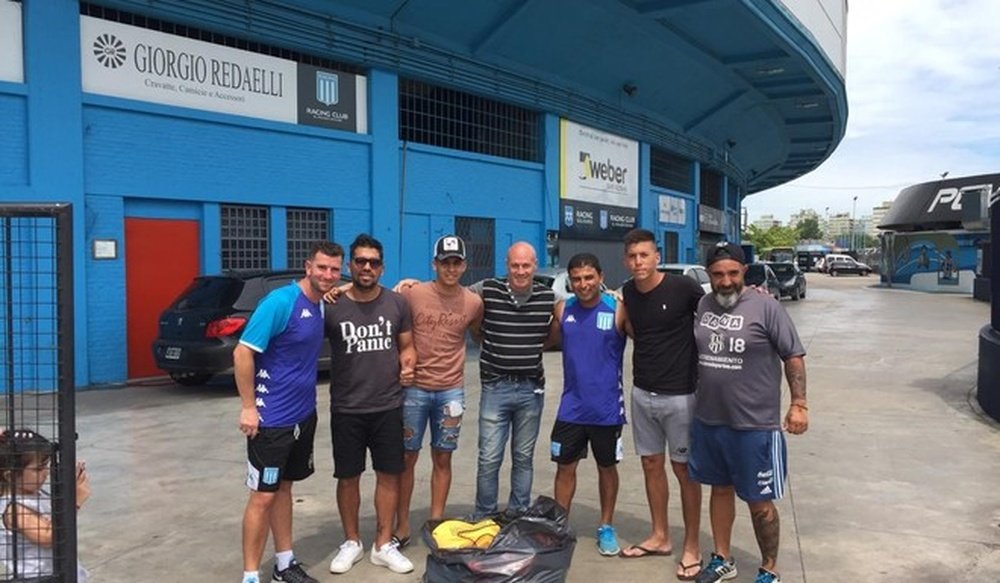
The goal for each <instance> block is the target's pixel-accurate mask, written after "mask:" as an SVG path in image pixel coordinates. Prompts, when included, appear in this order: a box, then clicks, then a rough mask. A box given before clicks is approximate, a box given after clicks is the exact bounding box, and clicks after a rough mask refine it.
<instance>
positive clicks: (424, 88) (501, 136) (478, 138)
mask: <svg viewBox="0 0 1000 583" xmlns="http://www.w3.org/2000/svg"><path fill="white" fill-rule="evenodd" d="M399 139H401V140H403V141H406V142H419V143H421V144H429V145H432V146H441V147H444V148H452V149H454V150H464V151H466V152H476V153H478V154H487V155H490V156H500V157H503V158H513V159H515V160H525V161H528V162H540V161H541V155H542V153H541V118H540V116H539V115H538V113H537V112H534V111H529V110H527V109H524V108H522V107H518V106H516V105H510V104H507V103H501V102H499V101H495V100H493V99H487V98H485V97H480V96H478V95H472V94H470V93H464V92H462V91H456V90H454V89H448V88H445V87H439V86H436V85H429V84H427V83H421V82H419V81H413V80H409V79H401V80H400V82H399Z"/></svg>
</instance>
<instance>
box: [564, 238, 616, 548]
mask: <svg viewBox="0 0 1000 583" xmlns="http://www.w3.org/2000/svg"><path fill="white" fill-rule="evenodd" d="M567 269H568V270H569V281H570V285H571V286H572V287H573V293H574V294H576V295H575V296H574V297H572V298H570V299H568V300H566V301H565V302H561V303H559V304H557V305H556V308H555V318H553V321H552V337H553V338H559V337H561V338H562V355H563V394H562V400H561V401H560V403H559V412H558V413H557V414H556V422H555V425H554V426H553V427H552V461H554V462H556V463H557V464H558V468H557V470H556V483H555V499H556V502H558V503H559V504H560V505H562V507H563V508H565V509H566V510H567V511H569V508H570V504H571V503H572V501H573V494H574V492H576V466H577V464H578V463H579V461H580V460H581V459H582V458H585V457H587V443H588V442H589V443H590V449H591V451H593V452H594V461H595V462H597V480H598V481H597V488H598V492H599V494H600V499H601V525H600V527H599V528H598V529H597V549H598V551H599V552H600V553H601V554H602V555H605V556H614V555H617V554H618V553H619V552H621V548H620V547H619V546H618V538H617V536H616V535H615V529H614V527H613V526H612V521H613V518H614V513H615V501H616V500H617V498H618V469H617V467H616V464H617V463H618V462H619V461H621V459H622V438H621V436H622V425H624V424H625V396H624V394H623V392H622V355H623V354H624V352H625V310H624V308H623V306H622V304H621V302H618V301H616V300H615V298H614V297H613V296H612V295H611V294H608V293H602V292H601V283H602V282H603V281H604V276H603V275H602V273H601V264H600V262H599V261H598V259H597V257H596V256H594V255H592V254H590V253H578V254H577V255H574V256H573V257H572V258H571V259H570V260H569V263H568V264H567Z"/></svg>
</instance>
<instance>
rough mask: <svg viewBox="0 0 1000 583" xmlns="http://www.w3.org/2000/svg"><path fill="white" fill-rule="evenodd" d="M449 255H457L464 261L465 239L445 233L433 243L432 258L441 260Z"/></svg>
mask: <svg viewBox="0 0 1000 583" xmlns="http://www.w3.org/2000/svg"><path fill="white" fill-rule="evenodd" d="M449 257H458V258H459V259H461V260H462V261H465V241H463V240H462V238H461V237H456V236H455V235H445V236H444V237H441V238H440V239H438V240H437V243H434V259H435V260H437V261H443V260H445V259H447V258H449Z"/></svg>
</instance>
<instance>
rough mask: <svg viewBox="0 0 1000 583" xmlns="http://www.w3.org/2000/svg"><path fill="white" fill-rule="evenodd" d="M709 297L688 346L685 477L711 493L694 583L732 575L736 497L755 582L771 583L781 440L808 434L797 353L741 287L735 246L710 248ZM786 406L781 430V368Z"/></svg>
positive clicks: (769, 309) (793, 338)
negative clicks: (706, 541)
mask: <svg viewBox="0 0 1000 583" xmlns="http://www.w3.org/2000/svg"><path fill="white" fill-rule="evenodd" d="M706 268H707V269H708V275H709V278H710V279H711V283H712V293H711V294H707V295H705V296H704V297H703V298H702V299H701V301H700V302H699V303H698V312H697V315H696V317H695V332H694V335H695V344H696V346H697V350H698V391H697V400H696V403H695V415H694V416H695V418H694V422H693V423H692V425H691V457H690V460H689V470H690V473H691V477H692V478H693V479H694V480H696V481H698V482H701V483H702V484H709V485H711V487H712V496H711V502H710V504H709V516H710V518H711V522H712V538H713V541H714V543H715V552H714V553H712V556H711V560H710V562H709V564H708V565H707V566H706V567H705V568H704V569H703V570H702V571H701V573H700V574H699V575H698V578H697V581H698V583H714V582H715V581H721V580H724V579H732V578H733V577H735V576H736V562H735V561H734V560H733V557H732V553H731V550H730V541H731V538H732V531H733V522H734V520H735V516H736V495H739V497H740V499H742V500H743V501H745V502H746V503H747V505H748V506H749V508H750V516H751V518H752V519H753V529H754V534H756V537H757V544H758V546H759V547H760V552H761V567H760V569H759V571H758V575H757V581H758V583H772V582H775V581H778V582H780V580H781V579H780V578H779V577H778V574H777V572H776V571H775V564H776V562H777V557H778V535H779V522H778V510H777V508H776V507H775V505H774V500H777V499H779V498H781V496H782V495H783V494H784V485H785V479H786V471H785V468H786V457H787V455H786V451H785V438H784V435H783V434H782V431H781V430H782V429H783V428H784V429H786V430H787V431H788V432H789V433H792V434H801V433H804V432H805V431H806V429H808V427H809V416H808V411H809V408H808V406H807V404H806V369H805V362H804V360H803V357H804V356H805V349H804V348H803V347H802V343H801V342H800V341H799V336H798V333H797V332H796V331H795V325H794V324H793V323H792V320H791V318H789V316H788V314H787V313H786V312H785V309H784V308H782V307H781V304H780V303H778V302H777V301H775V300H774V298H772V297H770V296H765V295H762V294H758V293H756V292H754V291H753V290H750V289H747V288H744V285H743V276H744V274H745V273H746V265H745V260H744V256H743V251H742V250H741V249H740V247H738V246H737V245H733V244H730V243H720V244H719V245H718V246H716V247H715V248H713V249H712V250H711V251H710V252H709V254H708V258H707V260H706ZM782 362H784V372H785V376H786V378H787V379H788V386H789V389H790V392H791V404H790V405H789V407H788V412H787V414H786V415H785V419H784V423H783V424H782V421H781V367H782V366H781V365H782Z"/></svg>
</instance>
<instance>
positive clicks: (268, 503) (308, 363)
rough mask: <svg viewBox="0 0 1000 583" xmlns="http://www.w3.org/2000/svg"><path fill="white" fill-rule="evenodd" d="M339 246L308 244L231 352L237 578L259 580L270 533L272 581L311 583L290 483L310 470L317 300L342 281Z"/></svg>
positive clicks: (319, 334)
mask: <svg viewBox="0 0 1000 583" xmlns="http://www.w3.org/2000/svg"><path fill="white" fill-rule="evenodd" d="M343 261H344V250H343V249H342V248H341V247H340V245H337V244H336V243H330V242H326V241H323V242H318V243H316V244H315V245H313V248H312V250H311V252H310V254H309V258H308V259H307V260H306V262H305V269H306V274H305V277H303V278H302V279H300V280H299V281H298V282H293V283H290V284H289V285H287V286H284V287H282V288H280V289H276V290H274V291H272V292H271V293H269V294H268V295H267V296H265V297H264V299H263V300H261V302H260V304H259V305H258V306H257V309H256V310H255V311H254V313H253V315H252V316H251V317H250V321H249V322H248V323H247V327H246V329H245V330H244V331H243V336H242V337H241V338H240V343H239V344H238V345H237V346H236V349H235V350H234V351H233V371H234V376H235V378H236V388H237V389H238V390H239V393H240V400H241V402H242V409H241V410H240V431H241V432H242V433H243V434H244V435H246V439H247V482H246V483H247V487H248V488H250V499H249V501H248V502H247V506H246V510H245V511H244V513H243V582H244V583H258V582H259V580H260V577H259V574H258V569H259V568H260V560H261V555H262V554H263V552H264V544H265V543H266V542H267V534H268V531H270V532H271V534H272V536H273V537H274V550H275V560H276V564H275V566H274V573H273V576H272V581H282V582H284V581H287V582H293V583H310V582H315V581H316V579H313V578H312V577H310V576H309V575H307V574H306V573H305V571H304V570H303V569H302V566H301V565H300V564H299V563H297V562H296V561H295V557H294V555H293V553H292V482H296V481H299V480H304V479H305V478H307V477H309V476H310V475H311V474H312V473H313V460H312V452H313V436H314V434H315V432H316V362H317V359H318V358H319V354H320V350H321V348H322V346H323V308H322V304H321V298H322V297H323V294H324V293H326V292H328V291H330V290H331V289H332V288H333V286H334V285H336V283H337V281H339V280H340V270H341V267H342V264H343Z"/></svg>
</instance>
